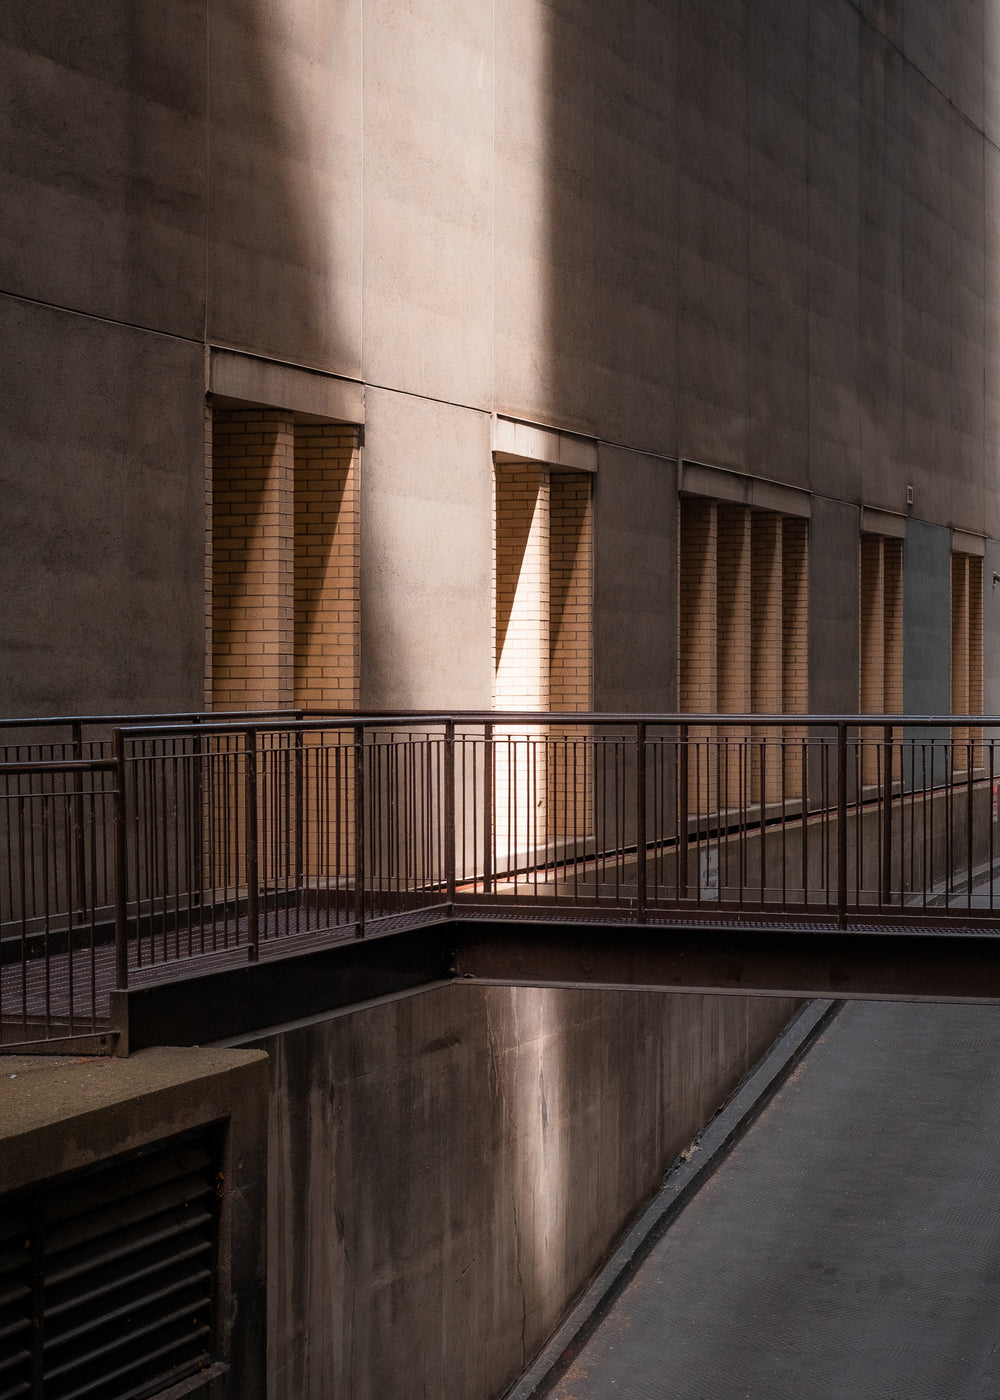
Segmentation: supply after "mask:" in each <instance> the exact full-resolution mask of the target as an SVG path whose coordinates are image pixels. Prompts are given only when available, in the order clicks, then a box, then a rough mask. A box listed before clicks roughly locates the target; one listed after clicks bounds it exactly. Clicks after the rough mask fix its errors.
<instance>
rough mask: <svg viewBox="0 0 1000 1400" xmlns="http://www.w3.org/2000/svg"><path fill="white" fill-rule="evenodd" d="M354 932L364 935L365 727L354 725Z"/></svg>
mask: <svg viewBox="0 0 1000 1400" xmlns="http://www.w3.org/2000/svg"><path fill="white" fill-rule="evenodd" d="M354 926H355V927H354V932H355V936H356V937H357V938H364V936H365V727H364V725H363V724H356V725H355V726H354Z"/></svg>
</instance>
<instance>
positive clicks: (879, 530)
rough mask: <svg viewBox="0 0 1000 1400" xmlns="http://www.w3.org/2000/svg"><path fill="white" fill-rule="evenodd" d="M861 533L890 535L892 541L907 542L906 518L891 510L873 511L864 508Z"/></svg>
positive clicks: (862, 509) (862, 510) (869, 507)
mask: <svg viewBox="0 0 1000 1400" xmlns="http://www.w3.org/2000/svg"><path fill="white" fill-rule="evenodd" d="M861 533H862V534H863V535H888V536H889V538H890V539H894V540H905V539H906V516H905V515H896V514H895V513H894V512H893V511H890V510H873V509H872V507H871V506H862V508H861Z"/></svg>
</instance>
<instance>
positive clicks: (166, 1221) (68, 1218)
mask: <svg viewBox="0 0 1000 1400" xmlns="http://www.w3.org/2000/svg"><path fill="white" fill-rule="evenodd" d="M218 1164H219V1154H218V1149H217V1144H216V1143H214V1142H213V1141H211V1140H203V1139H199V1140H198V1141H197V1142H194V1143H192V1142H188V1143H185V1144H183V1145H181V1146H173V1147H171V1148H169V1149H166V1150H163V1149H160V1150H157V1151H154V1152H151V1153H144V1154H143V1155H142V1156H139V1157H137V1158H135V1159H133V1160H132V1161H130V1162H127V1163H125V1164H121V1165H117V1166H115V1167H114V1168H111V1169H109V1170H104V1171H101V1172H99V1173H93V1174H90V1175H88V1176H87V1177H85V1178H84V1179H79V1180H75V1181H73V1182H71V1183H70V1184H57V1183H46V1184H45V1185H44V1186H42V1187H40V1188H38V1189H37V1190H36V1191H35V1193H34V1194H33V1196H32V1197H31V1198H29V1199H28V1200H27V1201H25V1199H24V1198H23V1197H22V1198H20V1199H19V1200H18V1201H17V1202H16V1203H12V1204H8V1203H6V1202H4V1203H0V1271H2V1272H0V1289H2V1293H0V1327H2V1328H4V1329H9V1331H8V1330H5V1331H4V1332H3V1334H2V1335H3V1343H2V1344H0V1357H2V1358H4V1360H3V1361H0V1400H7V1397H11V1400H12V1398H13V1397H14V1396H19V1395H24V1396H26V1397H28V1396H33V1397H37V1396H39V1395H40V1396H41V1397H43V1400H140V1397H143V1396H151V1395H155V1394H156V1392H157V1391H158V1390H162V1389H164V1388H165V1387H166V1386H168V1385H170V1384H172V1383H173V1382H174V1381H177V1380H180V1379H181V1378H183V1377H184V1376H188V1375H192V1374H194V1373H196V1372H197V1371H199V1370H201V1369H202V1368H203V1367H205V1366H207V1365H208V1364H209V1363H210V1362H211V1360H212V1353H213V1343H212V1321H213V1320H212V1292H213V1282H214V1274H215V1239H216V1207H217V1201H218V1193H217V1189H216V1188H217V1183H218V1181H219V1180H220V1177H219V1170H218ZM33 1302H34V1306H33ZM33 1316H35V1317H37V1318H38V1319H39V1320H40V1326H37V1327H35V1328H34V1329H33V1327H32V1318H33ZM8 1337H9V1338H10V1340H9V1341H8ZM8 1350H9V1352H10V1357H11V1359H10V1362H9V1363H7V1362H6V1357H7V1354H8ZM18 1367H20V1370H18V1369H17V1368H18ZM8 1376H9V1377H10V1380H8ZM33 1382H34V1385H35V1386H36V1387H38V1385H39V1382H40V1389H38V1388H36V1389H32V1383H33ZM19 1386H20V1389H19V1388H18V1387H19Z"/></svg>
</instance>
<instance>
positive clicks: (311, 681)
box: [294, 423, 361, 709]
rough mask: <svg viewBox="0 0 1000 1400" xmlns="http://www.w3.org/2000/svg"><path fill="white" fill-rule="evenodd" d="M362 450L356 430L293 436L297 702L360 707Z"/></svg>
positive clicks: (302, 429)
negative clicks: (359, 580) (360, 476)
mask: <svg viewBox="0 0 1000 1400" xmlns="http://www.w3.org/2000/svg"><path fill="white" fill-rule="evenodd" d="M359 463H360V449H359V443H358V431H357V429H356V428H353V427H349V426H341V425H339V424H332V423H322V424H302V425H300V426H298V427H297V428H296V431H295V549H294V554H295V677H294V688H295V703H296V705H298V706H300V707H302V708H304V709H306V708H309V707H310V706H324V707H325V706H332V707H333V708H337V709H356V708H357V705H358V703H359V699H358V683H359V671H360V665H359V654H360V621H361V609H360V597H359V588H358V579H359V568H360V538H361V535H360V517H359V488H360V482H359V475H360V468H359Z"/></svg>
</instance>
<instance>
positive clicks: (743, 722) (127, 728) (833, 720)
mask: <svg viewBox="0 0 1000 1400" xmlns="http://www.w3.org/2000/svg"><path fill="white" fill-rule="evenodd" d="M272 717H274V718H275V719H276V721H277V722H276V723H275V724H273V725H270V724H261V723H259V718H260V717H259V716H258V715H256V714H255V713H253V712H248V713H247V714H240V715H235V716H234V717H233V718H232V719H226V720H222V719H216V718H215V717H212V718H211V719H206V720H204V721H202V722H199V723H197V724H185V723H176V724H175V723H167V724H163V723H158V722H157V723H152V724H146V723H133V722H131V721H129V722H128V723H125V724H121V725H119V726H116V728H121V730H122V732H123V733H124V734H126V735H127V736H128V737H130V738H143V739H152V738H161V737H162V738H170V737H173V738H179V737H182V736H183V735H185V734H202V735H204V734H213V733H235V732H241V731H243V730H244V729H245V728H246V724H247V721H248V720H253V722H254V723H255V724H256V725H257V727H258V728H260V729H264V730H271V729H282V730H287V731H289V732H308V731H317V730H328V729H331V728H333V729H336V728H343V729H344V730H353V729H356V728H357V727H358V726H359V725H360V726H363V727H364V728H366V729H389V728H393V727H394V726H403V725H408V724H421V725H441V726H448V725H450V724H454V725H459V726H460V725H463V724H474V725H481V724H489V725H492V726H493V727H494V728H496V727H498V726H500V727H502V726H503V725H505V724H510V725H519V726H520V725H541V726H544V727H551V726H552V725H560V724H565V725H606V726H609V727H619V726H622V725H629V726H637V725H645V726H647V727H648V726H653V727H654V728H668V727H669V728H676V727H678V726H682V725H687V726H695V725H698V726H705V725H707V726H710V727H714V728H730V727H760V728H769V729H777V728H809V729H834V730H836V729H837V728H839V727H840V726H841V725H845V726H846V727H847V728H848V729H869V728H872V729H874V728H883V729H884V728H886V727H891V728H894V729H895V728H903V729H915V728H941V729H946V728H951V727H960V728H966V727H969V728H991V727H997V726H1000V715H981V714H979V715H957V714H956V715H891V714H823V715H816V714H792V713H786V714H758V713H753V712H746V713H740V714H725V713H708V712H705V713H700V712H692V713H680V712H677V713H640V712H623V713H620V714H619V713H610V712H608V711H599V710H356V711H352V710H330V711H321V712H317V711H306V712H301V717H300V718H295V719H290V718H287V716H285V715H280V716H279V715H274V713H273V712H270V713H268V714H267V715H266V716H265V718H268V719H269V718H272Z"/></svg>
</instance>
